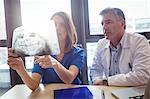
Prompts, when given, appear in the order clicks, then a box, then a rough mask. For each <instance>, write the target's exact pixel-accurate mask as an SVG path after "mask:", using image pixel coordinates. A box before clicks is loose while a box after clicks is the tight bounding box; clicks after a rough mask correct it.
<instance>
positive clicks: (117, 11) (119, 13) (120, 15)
mask: <svg viewBox="0 0 150 99" xmlns="http://www.w3.org/2000/svg"><path fill="white" fill-rule="evenodd" d="M110 12H112V13H114V14H115V15H116V17H117V19H121V20H122V19H123V20H124V21H126V19H125V15H124V13H123V11H122V10H121V9H119V8H105V9H104V10H102V11H101V12H100V14H99V15H101V16H103V15H105V14H108V13H110ZM124 29H126V25H125V26H124Z"/></svg>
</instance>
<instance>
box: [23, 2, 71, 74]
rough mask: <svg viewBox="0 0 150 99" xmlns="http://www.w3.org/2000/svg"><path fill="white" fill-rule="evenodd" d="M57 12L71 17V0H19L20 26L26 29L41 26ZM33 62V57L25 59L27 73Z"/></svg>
mask: <svg viewBox="0 0 150 99" xmlns="http://www.w3.org/2000/svg"><path fill="white" fill-rule="evenodd" d="M58 11H64V12H67V13H68V14H70V15H71V0H21V15H22V25H23V26H26V27H28V28H34V27H36V26H37V25H42V24H44V23H45V22H46V21H47V20H50V17H51V16H52V15H53V14H54V13H55V12H58ZM33 60H34V59H33V57H26V58H25V61H26V62H25V64H26V68H27V70H28V71H29V72H30V71H31V68H33Z"/></svg>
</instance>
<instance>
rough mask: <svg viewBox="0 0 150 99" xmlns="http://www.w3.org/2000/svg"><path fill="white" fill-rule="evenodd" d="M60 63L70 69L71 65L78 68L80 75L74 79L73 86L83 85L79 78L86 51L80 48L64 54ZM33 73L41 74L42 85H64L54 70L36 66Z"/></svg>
mask: <svg viewBox="0 0 150 99" xmlns="http://www.w3.org/2000/svg"><path fill="white" fill-rule="evenodd" d="M52 57H54V58H56V56H52ZM60 63H61V64H62V65H63V66H64V67H65V68H66V69H69V67H70V66H71V65H75V66H77V68H78V69H79V74H78V75H77V77H76V78H75V79H74V81H73V82H72V84H81V83H82V82H81V80H80V78H79V76H80V74H81V68H82V65H83V63H84V50H83V49H81V48H79V47H74V48H73V49H72V50H71V51H69V52H67V53H65V54H64V56H63V58H62V60H61V61H60ZM32 73H39V74H40V75H41V76H42V83H43V84H49V83H64V82H63V81H62V80H61V79H60V78H59V77H58V75H57V74H56V72H55V71H54V69H53V68H47V69H43V68H41V67H40V66H39V64H34V67H33V69H32Z"/></svg>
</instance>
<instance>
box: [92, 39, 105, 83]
mask: <svg viewBox="0 0 150 99" xmlns="http://www.w3.org/2000/svg"><path fill="white" fill-rule="evenodd" d="M100 42H101V41H99V42H98V45H97V49H96V51H95V55H94V58H93V63H92V66H91V67H90V77H91V80H92V82H93V81H94V80H96V79H102V76H103V71H104V67H103V66H102V64H101V63H102V62H101V52H100V51H101V43H100Z"/></svg>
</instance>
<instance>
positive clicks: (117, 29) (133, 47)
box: [90, 8, 150, 86]
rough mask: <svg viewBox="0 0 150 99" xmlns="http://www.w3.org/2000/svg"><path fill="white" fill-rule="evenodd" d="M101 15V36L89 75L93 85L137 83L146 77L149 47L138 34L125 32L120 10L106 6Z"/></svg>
mask: <svg viewBox="0 0 150 99" xmlns="http://www.w3.org/2000/svg"><path fill="white" fill-rule="evenodd" d="M100 15H101V16H102V22H101V24H102V27H103V32H104V35H105V38H104V39H101V40H99V42H98V46H97V49H96V53H95V56H94V60H93V65H92V67H91V71H90V76H91V79H92V82H93V84H95V85H115V86H138V85H145V84H147V83H148V81H149V78H150V46H149V43H148V41H147V39H146V38H145V37H144V36H142V35H140V34H138V33H126V32H125V29H126V22H125V16H124V13H123V12H122V11H121V10H120V9H118V8H106V9H104V10H103V11H102V12H101V13H100Z"/></svg>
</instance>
